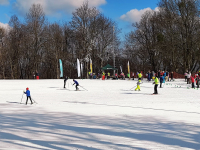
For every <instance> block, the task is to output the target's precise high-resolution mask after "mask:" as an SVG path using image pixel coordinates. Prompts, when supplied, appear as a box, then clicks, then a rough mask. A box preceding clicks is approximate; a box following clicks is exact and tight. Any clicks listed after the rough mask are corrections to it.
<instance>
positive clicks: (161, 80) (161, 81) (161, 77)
mask: <svg viewBox="0 0 200 150" xmlns="http://www.w3.org/2000/svg"><path fill="white" fill-rule="evenodd" d="M162 83H163V76H162V75H160V88H162Z"/></svg>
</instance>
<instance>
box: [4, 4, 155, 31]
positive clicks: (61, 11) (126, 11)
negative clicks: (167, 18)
mask: <svg viewBox="0 0 200 150" xmlns="http://www.w3.org/2000/svg"><path fill="white" fill-rule="evenodd" d="M83 2H84V0H0V26H6V24H7V23H8V22H9V20H10V17H11V16H12V15H17V16H18V17H19V18H21V19H22V18H23V17H24V16H25V14H26V12H28V9H29V8H30V6H31V5H32V4H33V3H40V4H41V5H42V6H43V8H44V11H45V14H46V15H47V17H48V19H49V21H51V22H54V21H60V22H62V21H70V20H71V17H72V15H71V14H72V11H74V10H75V9H76V8H78V7H79V6H80V5H81V4H82V3H83ZM158 2H159V0H89V4H90V5H91V6H95V7H97V8H98V9H99V10H100V11H101V12H102V13H103V14H104V15H105V16H107V17H109V18H111V19H112V20H114V21H116V22H117V23H118V26H119V28H121V29H122V35H125V34H126V33H128V32H129V31H131V30H133V28H132V27H131V24H132V23H133V22H137V21H139V20H140V18H141V15H142V14H143V13H144V12H145V11H146V10H148V9H153V10H155V9H156V7H157V3H158Z"/></svg>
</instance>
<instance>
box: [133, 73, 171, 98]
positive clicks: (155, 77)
mask: <svg viewBox="0 0 200 150" xmlns="http://www.w3.org/2000/svg"><path fill="white" fill-rule="evenodd" d="M137 75H138V82H137V87H136V89H135V91H137V90H139V91H140V84H141V79H142V77H143V76H142V74H141V72H139V73H138V74H137ZM146 77H147V81H151V80H152V81H154V82H153V84H155V85H154V93H153V94H158V90H157V88H158V85H159V83H160V88H162V84H163V83H165V81H174V77H173V72H171V73H170V74H169V72H168V71H162V70H159V71H158V72H154V71H148V73H147V74H146ZM169 77H170V78H169Z"/></svg>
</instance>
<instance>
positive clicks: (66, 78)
mask: <svg viewBox="0 0 200 150" xmlns="http://www.w3.org/2000/svg"><path fill="white" fill-rule="evenodd" d="M67 80H68V77H67V76H65V79H64V88H65V85H66V82H67Z"/></svg>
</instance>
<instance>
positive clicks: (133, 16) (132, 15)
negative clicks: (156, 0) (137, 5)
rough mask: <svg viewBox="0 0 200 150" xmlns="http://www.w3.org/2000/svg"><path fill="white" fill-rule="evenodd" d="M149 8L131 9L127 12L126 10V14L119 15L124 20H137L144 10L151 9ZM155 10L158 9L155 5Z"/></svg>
mask: <svg viewBox="0 0 200 150" xmlns="http://www.w3.org/2000/svg"><path fill="white" fill-rule="evenodd" d="M151 10H152V9H151V8H145V9H141V10H138V9H132V10H130V11H129V12H127V13H126V14H124V15H122V16H121V17H120V19H121V20H124V21H128V22H139V21H140V19H141V17H142V15H143V14H144V13H145V12H146V11H151ZM154 10H155V11H159V9H158V7H156V8H155V9H154Z"/></svg>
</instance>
